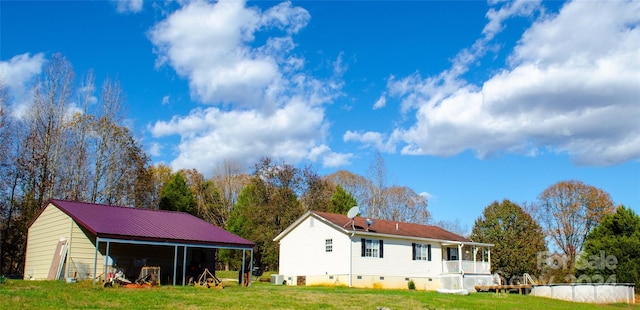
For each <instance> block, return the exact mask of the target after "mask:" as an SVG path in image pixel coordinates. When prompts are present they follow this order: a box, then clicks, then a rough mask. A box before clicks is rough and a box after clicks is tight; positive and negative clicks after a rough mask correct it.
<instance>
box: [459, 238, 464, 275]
mask: <svg viewBox="0 0 640 310" xmlns="http://www.w3.org/2000/svg"><path fill="white" fill-rule="evenodd" d="M458 270H459V271H460V272H463V270H462V243H458Z"/></svg>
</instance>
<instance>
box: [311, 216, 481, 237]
mask: <svg viewBox="0 0 640 310" xmlns="http://www.w3.org/2000/svg"><path fill="white" fill-rule="evenodd" d="M313 213H315V214H317V215H318V216H320V217H322V218H324V219H326V220H327V221H329V222H331V223H333V224H334V225H336V226H339V227H342V228H344V229H347V230H351V229H352V228H351V219H350V218H348V217H347V216H346V215H342V214H335V213H327V212H318V211H313ZM353 220H354V226H355V228H356V231H360V232H363V231H367V224H366V222H365V221H366V219H365V218H363V217H355V218H354V219H353ZM368 231H369V232H371V233H378V234H386V235H396V236H404V237H416V238H425V239H435V240H444V241H458V242H471V240H469V239H467V238H465V237H463V236H460V235H457V234H454V233H452V232H450V231H447V230H444V229H442V228H440V227H438V226H432V225H421V224H413V223H405V222H397V221H387V220H374V224H373V225H371V227H369V230H368Z"/></svg>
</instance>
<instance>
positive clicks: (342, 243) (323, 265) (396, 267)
mask: <svg viewBox="0 0 640 310" xmlns="http://www.w3.org/2000/svg"><path fill="white" fill-rule="evenodd" d="M362 238H365V239H373V240H376V238H375V237H371V236H362V235H355V236H353V237H352V236H351V235H349V234H345V233H344V231H340V230H337V229H336V228H334V227H332V226H330V225H327V224H325V223H324V222H323V221H321V220H319V219H317V218H315V217H314V216H309V217H307V218H306V219H304V220H303V221H301V222H300V223H299V224H298V226H296V227H294V228H293V229H292V230H291V231H290V232H289V233H288V234H287V235H285V236H284V237H283V238H282V239H281V240H280V265H279V274H282V275H283V276H284V280H285V281H286V283H287V284H288V285H331V286H333V285H344V286H348V285H351V286H353V287H367V288H395V289H406V288H407V285H408V282H409V280H412V281H414V283H415V285H416V289H421V290H435V289H437V288H439V287H441V274H442V266H443V265H442V247H441V245H440V243H438V242H427V241H412V240H408V239H401V238H388V237H386V238H377V240H383V257H382V258H380V257H362ZM327 239H332V240H333V250H332V252H330V253H327V252H326V249H325V241H326V240H327ZM412 243H422V244H429V245H431V261H428V260H413V249H412Z"/></svg>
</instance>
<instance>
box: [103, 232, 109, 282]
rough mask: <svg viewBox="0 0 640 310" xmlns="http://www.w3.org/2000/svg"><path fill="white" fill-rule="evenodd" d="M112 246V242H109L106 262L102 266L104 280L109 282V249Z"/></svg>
mask: <svg viewBox="0 0 640 310" xmlns="http://www.w3.org/2000/svg"><path fill="white" fill-rule="evenodd" d="M110 246H111V242H109V241H107V252H106V256H105V257H104V262H103V264H102V267H104V268H103V269H104V273H103V274H104V280H105V281H107V268H108V267H107V263H109V250H110V249H109V247H110Z"/></svg>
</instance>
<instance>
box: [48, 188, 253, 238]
mask: <svg viewBox="0 0 640 310" xmlns="http://www.w3.org/2000/svg"><path fill="white" fill-rule="evenodd" d="M49 204H52V205H54V206H55V207H57V208H58V209H60V210H61V211H62V212H64V213H66V214H67V215H68V216H70V217H71V218H72V219H73V220H74V221H75V222H76V223H78V225H79V226H81V227H83V228H84V229H86V230H88V231H89V232H91V233H92V234H94V235H96V236H98V237H100V238H114V239H126V240H144V241H155V242H179V243H190V244H207V245H219V246H233V247H242V248H251V247H253V245H254V244H253V242H251V241H249V240H246V239H244V238H241V237H239V236H237V235H234V234H232V233H230V232H228V231H226V230H224V229H222V228H220V227H217V226H215V225H212V224H210V223H207V222H206V221H204V220H202V219H199V218H197V217H195V216H193V215H191V214H188V213H184V212H173V211H161V210H149V209H137V208H130V207H120V206H109V205H102V204H92V203H85V202H77V201H66V200H57V199H51V200H49ZM43 209H44V208H43Z"/></svg>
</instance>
